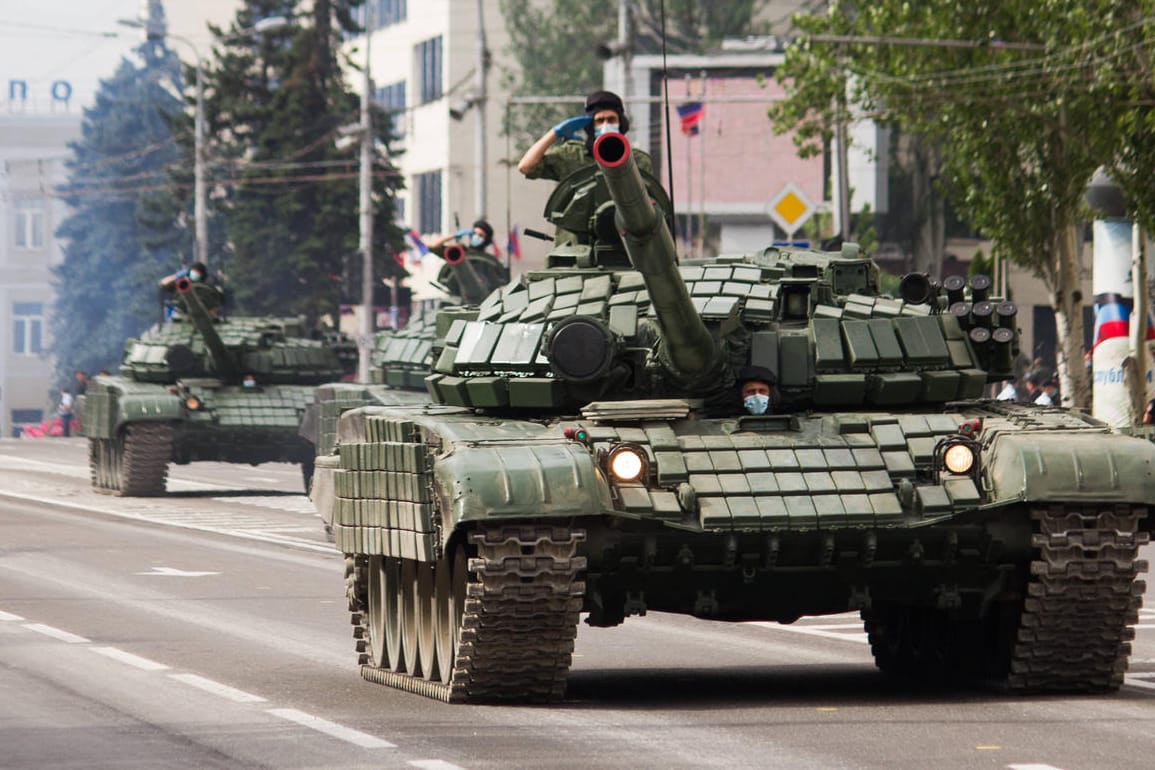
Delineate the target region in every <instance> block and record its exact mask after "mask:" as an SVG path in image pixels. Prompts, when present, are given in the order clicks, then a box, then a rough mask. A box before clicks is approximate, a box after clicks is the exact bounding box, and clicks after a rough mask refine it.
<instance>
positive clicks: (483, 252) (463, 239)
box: [428, 219, 509, 302]
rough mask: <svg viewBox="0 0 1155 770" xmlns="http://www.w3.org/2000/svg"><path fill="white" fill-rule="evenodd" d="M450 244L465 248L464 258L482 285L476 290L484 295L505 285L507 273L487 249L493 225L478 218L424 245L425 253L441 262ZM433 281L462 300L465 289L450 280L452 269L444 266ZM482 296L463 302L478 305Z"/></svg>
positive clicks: (452, 275) (489, 245)
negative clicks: (427, 249) (470, 224)
mask: <svg viewBox="0 0 1155 770" xmlns="http://www.w3.org/2000/svg"><path fill="white" fill-rule="evenodd" d="M453 241H456V242H457V243H459V244H461V246H462V247H464V248H465V259H466V261H467V262H468V264H469V266H470V267H471V268H472V269H473V272H474V273H476V275H477V279H478V281H480V283H481V284H482V286H481V287H480V288H482V289H483V290H484V294H488V293H489V292H490V291H492V290H493V289H496V288H497V287H499V286H504V285H505V284H507V283H509V270H508V269H507V268H506V267H505V265H503V264H501V261H500V260H499V259H498V258H497V256H495V255H494V254H493V253H492V252H491V251H490V250H489V249H490V247H491V246H492V245H493V225H491V224H489V222H487V221H485V220H484V219H479V220H477V221H476V222H474V223H473V227H470V228H463V229H461V230H458V231H457V232H455V233H451V234H450V235H445V236H442V237H441V238H438V239H437V240H435V241H432V242H430V243H429V244H428V248H429V251H431V252H433V253H434V254H436V255H437V256H439V257H441V258H443V259H444V257H445V247H446V246H448V245H449V244H450V243H451V242H453ZM437 282H438V283H439V284H441V285H442V286H443V287H444V288H446V289H448V290H449V292H450V293H451V294H456V295H459V296H461V297H463V298H464V297H465V294H466V293H467V292H465V291H463V289H464V288H465V287H463V286H460V285H459V282H458V279H457V278H456V277H454V274H453V268H451V267H450V266H449V265H448V264H447V265H445V266H444V267H442V268H441V272H439V273H438V274H437ZM484 294H483V295H482V296H481V297H473V298H470V299H467V301H475V302H480V301H481V299H483V298H484Z"/></svg>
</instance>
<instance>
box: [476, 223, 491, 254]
mask: <svg viewBox="0 0 1155 770" xmlns="http://www.w3.org/2000/svg"><path fill="white" fill-rule="evenodd" d="M473 228H474V229H475V230H476V229H478V228H480V229H481V231H482V232H483V233H485V243H483V244H482V245H481V248H485V247H486V246H489V245H490V244H491V243H493V225H491V224H489V223H488V222H486V221H485V220H484V219H479V220H477V221H476V222H474V223H473Z"/></svg>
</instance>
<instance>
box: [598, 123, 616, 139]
mask: <svg viewBox="0 0 1155 770" xmlns="http://www.w3.org/2000/svg"><path fill="white" fill-rule="evenodd" d="M617 133H621V132H620V130H619V126H618V124H617V123H602V124H601V125H600V126H598V127H597V128H595V129H594V137H599V136H601V135H602V134H617Z"/></svg>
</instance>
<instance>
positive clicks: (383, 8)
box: [353, 0, 409, 29]
mask: <svg viewBox="0 0 1155 770" xmlns="http://www.w3.org/2000/svg"><path fill="white" fill-rule="evenodd" d="M370 4H371V5H372V6H373V29H382V28H384V27H390V26H392V25H394V24H400V23H401V22H403V21H405V19H406V17H407V16H408V15H409V9H408V0H368V2H366V3H365V4H364V5H361V6H358V7H357V8H356V9H355V10H354V11H353V18H354V19H355V20H356V22H357V23H358V24H359V25H361V26H362V27H364V26H365V14H366V13H367V12H368V8H369V6H370Z"/></svg>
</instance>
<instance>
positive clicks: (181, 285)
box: [176, 278, 237, 380]
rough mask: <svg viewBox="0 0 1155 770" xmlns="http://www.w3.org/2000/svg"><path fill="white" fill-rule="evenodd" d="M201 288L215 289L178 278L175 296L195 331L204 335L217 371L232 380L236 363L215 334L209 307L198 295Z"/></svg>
mask: <svg viewBox="0 0 1155 770" xmlns="http://www.w3.org/2000/svg"><path fill="white" fill-rule="evenodd" d="M202 287H203V289H202ZM202 290H204V291H213V292H215V291H216V290H215V289H214V288H213V287H211V286H208V285H206V284H198V283H193V282H192V281H190V280H189V279H188V278H180V279H178V280H177V282H176V293H177V298H178V300H179V301H180V304H181V306H182V307H183V308H184V311H185V312H186V313H188V315H189V317H190V318H191V319H192V322H193V325H194V326H196V328H197V331H198V332H200V333H201V336H202V337H204V340H205V344H206V345H208V348H209V352H210V353H211V354H212V357H213V363H214V365H215V366H216V369H217V371H218V372H220V373H221V375H222V376H224V378H225V379H228V380H234V379H236V377H237V369H236V363H235V362H234V360H233V357H232V356H231V355H230V354H229V351H228V349H227V348H226V347H225V343H224V340H222V339H221V336H220V335H219V334H217V330H216V327H215V326H214V325H213V317H212V314H211V313H210V312H209V309H208V308H207V307H205V303H204V302H203V301H202V299H201V297H200V293H201V291H202Z"/></svg>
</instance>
